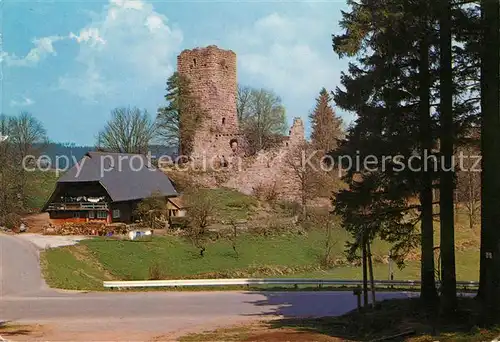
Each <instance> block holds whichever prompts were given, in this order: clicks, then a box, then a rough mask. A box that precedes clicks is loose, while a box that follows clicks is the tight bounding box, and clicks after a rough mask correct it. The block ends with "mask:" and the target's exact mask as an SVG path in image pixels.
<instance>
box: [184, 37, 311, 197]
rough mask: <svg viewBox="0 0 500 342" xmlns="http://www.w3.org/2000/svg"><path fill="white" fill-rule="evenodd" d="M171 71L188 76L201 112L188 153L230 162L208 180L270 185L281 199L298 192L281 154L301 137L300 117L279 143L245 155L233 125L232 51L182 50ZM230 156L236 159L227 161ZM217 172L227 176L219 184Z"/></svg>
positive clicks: (243, 187) (198, 160) (246, 188)
mask: <svg viewBox="0 0 500 342" xmlns="http://www.w3.org/2000/svg"><path fill="white" fill-rule="evenodd" d="M177 71H178V72H179V75H181V76H184V77H186V78H188V79H189V80H190V86H191V91H192V92H193V93H194V94H195V95H196V96H197V97H198V99H199V101H200V106H201V108H202V109H203V110H205V112H206V115H207V117H206V119H205V121H204V122H203V124H202V125H201V127H199V129H198V131H197V133H196V134H195V137H194V141H193V153H192V155H191V158H192V159H193V160H194V161H195V164H196V165H197V166H202V167H204V168H205V167H206V166H207V165H208V166H211V165H212V166H213V165H214V164H215V166H216V167H219V165H217V164H218V163H217V162H224V161H226V160H227V161H228V162H229V164H230V166H229V168H228V169H227V170H225V171H222V173H224V177H222V178H221V177H218V179H217V182H216V181H215V178H217V177H216V176H215V175H214V176H211V175H210V173H207V178H208V179H210V177H214V182H213V184H217V186H220V185H223V186H227V187H231V188H235V189H238V190H239V191H241V192H244V193H246V194H253V193H254V191H255V188H257V187H268V188H270V187H275V188H276V190H277V192H278V193H279V195H280V196H279V197H280V198H282V199H288V200H297V199H298V198H300V187H299V180H298V179H297V177H296V176H295V175H294V174H293V171H292V170H291V167H290V166H289V165H288V164H289V163H288V162H287V160H289V153H290V151H291V150H293V149H294V148H296V147H297V146H300V145H301V144H302V143H303V142H304V141H305V133H304V123H303V122H302V120H301V119H300V118H295V119H294V122H293V125H292V127H291V129H290V132H289V136H288V137H285V138H284V139H283V143H282V145H281V146H280V147H278V148H276V149H273V150H270V151H260V152H259V153H258V154H257V156H253V157H251V158H245V156H244V154H245V153H244V152H245V141H244V138H243V136H242V135H241V133H240V131H239V126H238V118H237V110H236V94H237V78H236V54H235V53H234V52H233V51H230V50H222V49H219V48H218V47H216V46H214V45H212V46H208V47H206V48H196V49H193V50H184V51H183V52H182V53H181V54H180V55H179V56H178V57H177ZM235 142H236V144H234V143H235ZM232 143H233V144H232ZM235 147H236V148H235ZM234 160H236V163H237V164H236V165H234V164H233V165H231V163H232V161H234ZM202 163H205V165H203V164H202ZM219 178H220V179H219ZM223 178H228V179H227V181H225V182H224V183H223V184H220V180H221V179H223ZM205 183H207V184H212V182H210V181H208V182H205Z"/></svg>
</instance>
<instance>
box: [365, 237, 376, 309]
mask: <svg viewBox="0 0 500 342" xmlns="http://www.w3.org/2000/svg"><path fill="white" fill-rule="evenodd" d="M366 249H367V252H368V272H369V274H370V290H371V292H372V308H375V302H376V300H375V280H374V278H373V258H372V249H371V246H370V239H367V241H366Z"/></svg>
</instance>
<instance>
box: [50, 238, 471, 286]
mask: <svg viewBox="0 0 500 342" xmlns="http://www.w3.org/2000/svg"><path fill="white" fill-rule="evenodd" d="M347 239H348V235H347V234H346V232H345V231H343V230H342V229H340V230H338V231H337V232H336V240H337V244H336V245H335V250H334V254H335V256H336V257H337V264H338V265H337V266H335V267H332V268H322V267H321V266H320V265H321V263H320V259H321V256H322V253H323V252H324V250H323V246H324V235H323V233H322V232H321V231H319V230H314V231H311V232H309V233H308V234H307V235H297V234H283V235H279V236H266V237H264V236H253V235H249V234H243V235H240V236H239V237H238V238H237V240H236V246H237V247H236V250H237V254H236V253H235V251H234V250H233V248H232V243H231V241H229V240H227V239H220V240H217V241H216V242H213V243H211V244H209V245H208V247H207V251H206V253H205V256H204V257H200V256H199V254H198V250H197V249H196V248H194V247H193V246H192V245H191V244H190V242H189V241H187V240H185V239H183V238H182V237H174V236H166V237H156V238H154V239H153V240H152V241H150V242H148V241H143V242H139V241H117V240H110V239H101V238H99V239H93V240H87V241H83V242H82V243H81V244H80V245H79V246H71V247H63V248H58V249H51V250H48V251H46V252H44V253H43V254H42V260H43V261H44V265H45V266H44V273H45V277H46V279H47V282H48V283H49V284H50V285H51V286H54V287H60V288H71V289H98V288H99V287H100V286H101V285H100V284H101V283H100V280H101V279H102V280H103V279H117V280H146V279H151V278H152V277H156V278H161V279H178V278H226V277H229V278H238V277H314V278H330V279H361V268H360V267H356V266H352V265H349V264H346V263H345V259H344V257H343V249H344V243H345V241H346V240H347ZM388 249H389V246H388V244H386V243H383V242H376V243H375V244H374V248H373V252H374V255H375V260H379V262H377V263H376V264H375V265H374V272H375V277H376V278H377V279H388V277H389V265H388V264H387V263H385V262H383V261H382V260H383V256H384V255H387V252H388ZM82 251H83V252H82ZM478 258H479V256H478V253H477V250H476V249H475V248H467V249H464V250H462V251H458V252H457V275H458V279H459V280H477V279H478V273H479V272H478V269H479V268H478V262H479V260H478ZM419 267H420V262H419V261H418V260H416V259H413V260H410V261H408V263H407V266H406V267H405V268H403V269H402V270H399V269H397V268H396V267H394V269H395V270H394V277H395V279H419V277H420V271H419ZM153 270H154V271H153Z"/></svg>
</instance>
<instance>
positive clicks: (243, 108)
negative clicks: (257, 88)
mask: <svg viewBox="0 0 500 342" xmlns="http://www.w3.org/2000/svg"><path fill="white" fill-rule="evenodd" d="M251 101H252V88H251V87H248V86H242V85H238V93H237V98H236V112H237V114H238V121H239V122H241V123H243V122H244V121H245V120H246V119H247V118H248V117H249V116H250V115H251V110H250V106H251Z"/></svg>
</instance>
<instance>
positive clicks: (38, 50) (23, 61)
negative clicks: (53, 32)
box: [1, 36, 64, 67]
mask: <svg viewBox="0 0 500 342" xmlns="http://www.w3.org/2000/svg"><path fill="white" fill-rule="evenodd" d="M63 39H64V37H61V36H48V37H43V38H35V39H33V45H35V47H34V48H32V49H31V50H30V51H29V52H28V54H27V55H26V56H24V57H18V56H16V55H15V54H8V53H6V52H4V53H3V54H2V56H1V57H2V58H1V61H2V62H3V61H5V63H6V64H7V66H16V67H33V66H36V65H37V64H38V63H39V62H40V61H41V60H43V59H44V58H46V57H47V56H49V55H53V56H55V55H57V53H56V50H55V49H54V43H55V42H57V41H60V40H63Z"/></svg>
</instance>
